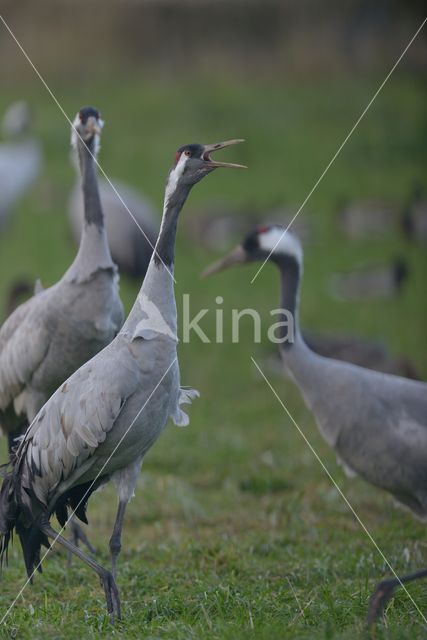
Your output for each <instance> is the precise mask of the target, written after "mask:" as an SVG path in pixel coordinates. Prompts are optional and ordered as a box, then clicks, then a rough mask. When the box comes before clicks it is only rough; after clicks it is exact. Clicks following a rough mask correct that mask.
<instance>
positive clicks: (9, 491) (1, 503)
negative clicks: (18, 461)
mask: <svg viewBox="0 0 427 640" xmlns="http://www.w3.org/2000/svg"><path fill="white" fill-rule="evenodd" d="M17 516H18V505H17V502H16V496H15V489H14V483H13V477H12V473H11V472H9V473H7V474H6V476H5V478H4V480H3V484H2V487H1V490H0V567H2V566H3V563H4V562H6V563H7V549H8V546H9V542H10V538H11V536H12V533H13V529H14V527H15V524H16V519H17Z"/></svg>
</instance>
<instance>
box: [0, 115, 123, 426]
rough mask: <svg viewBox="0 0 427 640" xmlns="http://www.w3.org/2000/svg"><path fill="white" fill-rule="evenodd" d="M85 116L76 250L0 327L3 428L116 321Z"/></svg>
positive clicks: (33, 406)
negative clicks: (81, 216) (60, 272)
mask: <svg viewBox="0 0 427 640" xmlns="http://www.w3.org/2000/svg"><path fill="white" fill-rule="evenodd" d="M89 124H90V125H91V126H93V122H92V120H88V121H87V122H85V123H83V122H82V121H80V119H79V118H77V119H76V127H77V128H78V130H79V131H80V132H81V135H82V136H83V137H84V138H85V140H86V142H82V141H81V140H77V138H76V136H75V135H74V138H75V140H74V144H75V147H76V153H78V154H79V157H80V161H81V167H82V172H83V174H84V181H85V201H86V207H85V216H86V221H85V231H84V233H83V235H82V240H81V243H80V247H79V251H78V253H77V256H76V258H75V260H74V262H73V263H72V265H71V266H70V268H69V269H68V270H67V272H66V273H65V274H64V276H63V277H62V278H61V280H60V281H59V282H57V283H56V284H55V285H53V286H52V287H49V288H48V289H45V290H41V291H39V292H38V293H37V294H36V295H34V296H33V297H32V298H31V299H29V300H27V301H26V302H24V303H23V304H22V305H20V306H19V307H18V308H17V309H16V310H15V311H14V312H13V313H12V314H11V315H10V316H9V318H8V319H7V320H6V321H5V323H4V324H3V326H2V327H1V329H0V425H1V427H2V430H3V431H4V432H7V433H11V432H13V431H14V430H15V429H16V428H17V427H18V426H19V425H20V424H21V423H22V416H24V417H25V418H27V419H28V420H29V421H31V420H32V419H33V418H34V416H35V415H36V413H37V412H38V411H39V409H40V408H41V407H42V406H43V404H44V403H45V402H46V400H47V399H48V398H49V396H50V395H51V394H52V393H53V392H54V391H55V389H56V388H57V387H58V385H59V384H61V383H62V382H63V381H64V380H65V379H66V378H67V377H68V376H69V375H71V373H73V372H74V371H75V370H76V369H77V368H78V367H79V366H81V365H82V364H83V363H84V362H86V361H87V360H88V359H89V358H91V357H92V356H93V355H94V354H95V353H97V352H98V351H100V350H101V349H102V348H103V347H105V346H106V345H107V344H108V343H109V342H110V341H111V340H112V339H113V337H114V336H115V335H116V334H117V332H118V330H119V329H120V327H121V325H122V323H123V308H122V304H121V301H120V298H119V292H118V274H117V268H116V266H115V264H114V263H113V261H112V259H111V255H110V252H109V249H108V244H107V239H106V234H105V230H104V227H103V224H102V211H101V209H100V206H99V198H98V194H97V186H96V174H95V168H94V166H93V159H92V158H91V156H90V153H89V151H90V150H91V149H92V150H93V151H94V152H95V147H96V144H97V137H98V133H93V132H92V131H91V130H89V129H88V127H89Z"/></svg>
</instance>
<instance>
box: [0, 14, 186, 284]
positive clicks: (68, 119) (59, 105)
mask: <svg viewBox="0 0 427 640" xmlns="http://www.w3.org/2000/svg"><path fill="white" fill-rule="evenodd" d="M0 20H1V21H2V22H3V24H4V26H5V28H6V29H7V31H8V32H9V34H10V35H11V37H12V38H13V40H14V41H15V43H16V44H17V46H18V47H19V49H20V50H21V52H22V54H23V56H24V57H25V59H26V60H27V61H28V63H29V64H30V66H31V67H32V69H33V71H34V73H35V74H36V76H37V77H38V78H39V80H40V82H41V83H42V85H43V86H44V88H45V89H46V91H47V92H48V94H49V95H50V97H51V98H52V100H53V101H54V103H55V104H56V106H57V107H58V109H59V110H60V112H61V113H62V115H63V116H64V118H65V119H66V121H67V122H68V124H69V125H70V127H71V128H72V129H73V130H74V131H75V133H76V135H77V136H78V137H79V138H80V140H81V141H82V142H83V144H85V142H84V140H83V138H82V137H81V135H80V133H79V132H78V131H77V129H76V128H75V126H74V124H73V123H72V121H71V119H70V118H69V116H68V114H67V113H66V111H65V109H64V108H63V107H62V105H61V104H60V102H59V100H58V99H57V98H56V96H55V94H54V93H53V91H52V89H51V88H50V87H49V85H48V84H47V82H46V80H45V79H44V78H43V76H42V75H41V73H40V71H39V70H38V69H37V67H36V66H35V65H34V63H33V61H32V60H31V58H30V56H29V55H28V54H27V52H26V51H25V49H24V47H23V46H22V45H21V43H20V42H19V40H18V38H17V37H16V36H15V34H14V33H13V31H12V29H11V28H10V27H9V25H8V24H7V22H6V20H5V19H4V18H3V16H2V15H1V14H0ZM87 151H88V153H89V154H90V155H91V157H92V159H93V160H94V162H95V164H96V166H97V167H98V169H99V170H100V172H101V173H102V175H103V176H104V178H105V179H106V180H107V182H108V184H109V185H110V187H111V188H112V189H113V191H114V193H115V194H116V196H117V197H118V199H119V200H120V202H121V203H122V205H123V206H124V208H125V209H126V211H127V212H128V214H129V215H130V217H131V218H132V220H133V221H134V223H135V224H136V226H137V227H138V229H139V230H140V232H141V233H142V235H143V236H144V238H145V239H146V241H147V242H148V244H149V245H150V247H151V248H152V249H153V251H154V252H155V253H156V255H157V257H158V258H159V260H160V262H161V263H162V264H163V266H164V267H165V269H166V271H167V272H168V273H169V275H170V277H171V278H172V280H173V281H174V282H175V284H176V280H175V278H174V276H173V274H172V272H171V271H170V269H169V268H168V267H167V265H165V263H164V262H163V260H162V258H161V257H160V256H159V254H158V253H157V251H156V248H155V247H154V246H153V244H152V243H151V241H150V239H149V238H148V236H147V234H146V233H145V231H144V229H143V228H142V227H141V225H140V224H139V222H138V220H137V219H136V218H135V216H134V215H133V213H132V212H131V211H130V209H129V207H128V206H127V204H126V202H125V201H124V200H123V198H122V197H121V195H120V193H119V192H118V191H117V189H116V187H115V186H114V184H113V183H112V182H111V180H110V178H109V177H108V175H107V174H106V173H105V171H104V169H103V168H102V166H101V165H100V163H99V161H98V159H97V158H96V156H95V155H94V154H93V153H92V152H91V151H90V149H87Z"/></svg>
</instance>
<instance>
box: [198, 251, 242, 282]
mask: <svg viewBox="0 0 427 640" xmlns="http://www.w3.org/2000/svg"><path fill="white" fill-rule="evenodd" d="M245 262H248V255H247V253H246V251H245V250H244V249H243V247H242V246H241V245H238V246H237V247H235V248H234V249H233V250H232V251H230V253H229V254H227V255H226V256H224V258H221V259H220V260H217V261H216V262H213V263H212V264H211V265H209V267H207V268H206V269H205V270H204V271H203V272H202V278H207V277H208V276H212V275H213V274H214V273H218V271H223V270H224V269H228V268H229V267H234V266H236V265H238V264H244V263H245Z"/></svg>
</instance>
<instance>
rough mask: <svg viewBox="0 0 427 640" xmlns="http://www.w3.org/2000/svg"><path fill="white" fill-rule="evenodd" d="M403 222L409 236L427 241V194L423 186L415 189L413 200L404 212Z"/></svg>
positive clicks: (404, 229) (416, 239)
mask: <svg viewBox="0 0 427 640" xmlns="http://www.w3.org/2000/svg"><path fill="white" fill-rule="evenodd" d="M401 222H402V229H403V232H404V233H405V235H406V236H407V238H409V239H410V240H415V241H419V242H427V196H426V193H425V190H424V189H423V188H422V187H416V188H415V189H414V192H413V195H412V198H411V201H410V203H409V204H408V206H407V207H406V209H405V210H404V212H403V216H402V221H401Z"/></svg>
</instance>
